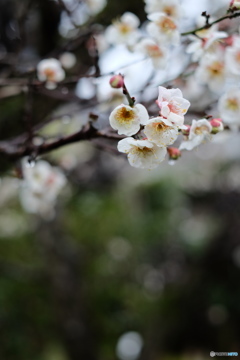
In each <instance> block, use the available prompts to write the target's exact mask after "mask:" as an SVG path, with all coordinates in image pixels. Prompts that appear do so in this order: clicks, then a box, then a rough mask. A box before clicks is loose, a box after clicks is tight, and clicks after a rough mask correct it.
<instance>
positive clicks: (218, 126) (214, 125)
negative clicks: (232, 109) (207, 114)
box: [209, 119, 224, 134]
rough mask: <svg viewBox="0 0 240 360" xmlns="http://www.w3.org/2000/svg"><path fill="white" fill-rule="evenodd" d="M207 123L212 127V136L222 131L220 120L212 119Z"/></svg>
mask: <svg viewBox="0 0 240 360" xmlns="http://www.w3.org/2000/svg"><path fill="white" fill-rule="evenodd" d="M209 122H210V124H211V125H212V134H217V133H219V132H220V131H223V129H224V127H223V123H222V119H212V120H211V121H209Z"/></svg>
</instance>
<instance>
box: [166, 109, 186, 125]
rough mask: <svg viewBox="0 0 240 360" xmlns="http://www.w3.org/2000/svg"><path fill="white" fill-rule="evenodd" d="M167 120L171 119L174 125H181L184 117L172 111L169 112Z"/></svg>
mask: <svg viewBox="0 0 240 360" xmlns="http://www.w3.org/2000/svg"><path fill="white" fill-rule="evenodd" d="M168 120H169V121H171V123H172V124H175V125H176V126H182V125H183V123H184V117H183V116H181V115H178V114H175V113H173V112H170V114H169V116H168Z"/></svg>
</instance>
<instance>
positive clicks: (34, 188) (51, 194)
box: [20, 159, 66, 218]
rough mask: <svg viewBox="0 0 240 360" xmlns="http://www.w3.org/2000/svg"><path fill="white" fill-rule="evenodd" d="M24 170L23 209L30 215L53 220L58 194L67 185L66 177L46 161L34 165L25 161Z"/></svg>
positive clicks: (22, 186) (21, 198)
mask: <svg viewBox="0 0 240 360" xmlns="http://www.w3.org/2000/svg"><path fill="white" fill-rule="evenodd" d="M22 169H23V181H22V182H21V189H20V201H21V204H22V206H23V208H24V209H25V210H26V211H27V212H29V213H32V214H40V215H41V216H43V217H47V218H51V217H52V216H53V215H54V208H55V205H56V200H57V197H58V194H59V193H60V191H61V190H62V188H63V187H64V185H65V184H66V178H65V175H64V174H63V172H62V171H61V170H60V169H59V168H57V167H53V166H51V165H50V164H49V163H48V162H47V161H44V160H39V161H38V162H37V163H36V164H34V163H28V161H27V160H26V159H24V160H23V164H22Z"/></svg>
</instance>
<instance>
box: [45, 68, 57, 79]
mask: <svg viewBox="0 0 240 360" xmlns="http://www.w3.org/2000/svg"><path fill="white" fill-rule="evenodd" d="M44 74H45V76H46V78H47V79H48V80H54V78H55V71H54V70H53V69H51V68H46V69H45V70H44Z"/></svg>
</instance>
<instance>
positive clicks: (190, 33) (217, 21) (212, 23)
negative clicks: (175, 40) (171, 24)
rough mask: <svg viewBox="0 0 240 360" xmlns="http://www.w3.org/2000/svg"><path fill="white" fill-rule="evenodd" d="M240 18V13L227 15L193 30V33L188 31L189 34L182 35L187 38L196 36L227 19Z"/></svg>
mask: <svg viewBox="0 0 240 360" xmlns="http://www.w3.org/2000/svg"><path fill="white" fill-rule="evenodd" d="M239 16H240V12H236V13H233V14H228V15H225V16H222V17H221V18H219V19H217V20H215V21H212V22H211V23H206V24H205V25H204V26H202V27H200V28H198V29H194V30H191V31H187V32H184V33H181V35H182V36H186V35H195V34H196V33H197V32H198V31H201V30H205V29H209V28H210V27H211V26H213V25H214V24H217V23H219V22H221V21H223V20H226V19H233V18H237V17H239Z"/></svg>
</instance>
